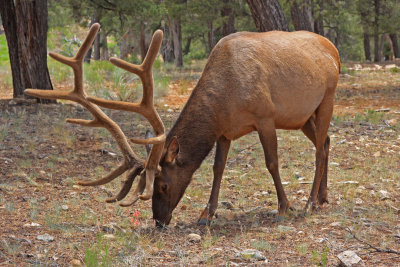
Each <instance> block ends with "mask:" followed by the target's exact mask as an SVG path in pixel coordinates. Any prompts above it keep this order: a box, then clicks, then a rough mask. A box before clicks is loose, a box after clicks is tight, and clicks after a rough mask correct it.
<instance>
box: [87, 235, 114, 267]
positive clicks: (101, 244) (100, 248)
mask: <svg viewBox="0 0 400 267" xmlns="http://www.w3.org/2000/svg"><path fill="white" fill-rule="evenodd" d="M85 265H86V266H88V267H92V266H93V267H97V266H112V256H111V252H110V247H109V243H108V242H105V241H104V238H103V235H101V234H98V235H97V237H96V243H94V244H93V245H92V246H91V247H89V248H86V249H85Z"/></svg>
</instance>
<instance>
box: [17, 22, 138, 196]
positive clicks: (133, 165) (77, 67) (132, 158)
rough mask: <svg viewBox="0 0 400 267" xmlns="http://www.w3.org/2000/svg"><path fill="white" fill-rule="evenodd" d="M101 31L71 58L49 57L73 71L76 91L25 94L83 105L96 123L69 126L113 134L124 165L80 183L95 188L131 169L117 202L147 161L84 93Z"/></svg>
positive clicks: (93, 29)
mask: <svg viewBox="0 0 400 267" xmlns="http://www.w3.org/2000/svg"><path fill="white" fill-rule="evenodd" d="M99 28H100V24H98V23H95V24H93V25H92V27H91V28H90V31H89V33H88V35H87V37H86V38H85V40H84V42H83V43H82V46H81V47H80V48H79V50H78V52H77V54H76V55H75V56H74V57H72V58H68V57H65V56H62V55H59V54H56V53H50V56H51V57H53V58H54V59H56V60H58V61H60V62H61V63H63V64H66V65H68V66H70V67H72V69H73V70H74V80H75V83H74V88H73V90H72V91H70V92H60V91H48V90H37V89H27V90H25V93H26V94H28V95H31V96H36V97H41V98H50V99H67V100H71V101H74V102H77V103H79V104H81V105H82V106H83V107H85V108H86V109H87V110H88V111H89V112H90V113H91V114H92V115H93V117H94V119H93V120H81V119H67V122H69V123H75V124H79V125H82V126H87V127H104V128H106V129H107V130H108V131H109V132H110V133H111V135H112V136H113V137H114V139H115V140H116V142H117V144H118V147H119V149H120V150H121V152H122V154H123V156H124V162H123V163H122V164H121V165H120V166H119V167H117V168H116V169H115V170H113V171H112V172H111V173H109V174H108V175H107V176H105V177H104V178H101V179H99V180H94V181H79V182H78V183H79V184H80V185H84V186H93V185H102V184H106V183H108V182H111V181H112V180H114V179H115V178H117V177H118V176H120V175H121V174H123V173H124V172H126V171H127V170H131V171H130V172H129V173H128V176H127V177H128V178H127V180H126V181H125V183H124V185H123V187H122V189H121V191H120V192H119V193H118V195H117V196H116V197H114V198H113V199H114V201H115V200H120V199H122V198H124V197H125V196H126V194H127V193H128V192H129V190H130V188H131V186H132V182H133V180H134V179H135V177H136V176H137V175H138V174H139V173H140V171H141V170H143V167H144V162H143V161H142V160H141V159H139V158H138V157H137V156H136V154H135V153H134V152H133V150H132V148H131V147H130V145H129V143H128V140H127V138H126V136H125V134H124V133H123V132H122V130H121V128H120V127H119V126H118V125H117V124H116V123H115V122H114V121H113V120H111V119H110V118H109V117H108V116H107V115H106V114H105V113H104V112H103V111H102V110H101V109H100V108H99V107H98V106H96V105H95V104H93V103H92V102H90V101H88V99H87V98H86V93H85V91H84V90H83V57H84V56H85V54H86V53H87V51H88V50H89V48H90V46H91V45H92V43H93V40H94V38H95V36H96V34H97V32H98V30H99Z"/></svg>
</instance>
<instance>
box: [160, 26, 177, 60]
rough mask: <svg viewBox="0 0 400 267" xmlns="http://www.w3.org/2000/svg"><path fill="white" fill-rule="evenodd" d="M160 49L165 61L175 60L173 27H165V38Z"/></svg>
mask: <svg viewBox="0 0 400 267" xmlns="http://www.w3.org/2000/svg"><path fill="white" fill-rule="evenodd" d="M160 50H161V55H162V57H163V60H164V62H169V63H171V62H174V60H175V54H174V41H173V39H172V33H171V29H170V28H169V27H167V26H165V27H164V39H163V41H162V44H161V49H160Z"/></svg>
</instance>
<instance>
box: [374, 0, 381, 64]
mask: <svg viewBox="0 0 400 267" xmlns="http://www.w3.org/2000/svg"><path fill="white" fill-rule="evenodd" d="M374 11H375V18H374V61H375V62H380V61H381V56H380V53H379V50H380V49H379V48H380V47H379V14H380V0H374Z"/></svg>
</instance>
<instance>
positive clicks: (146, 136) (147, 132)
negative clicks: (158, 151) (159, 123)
mask: <svg viewBox="0 0 400 267" xmlns="http://www.w3.org/2000/svg"><path fill="white" fill-rule="evenodd" d="M152 137H154V135H153V133H152V132H151V131H150V130H147V131H146V135H145V139H149V138H152ZM151 147H152V145H146V152H147V156H149V154H150V150H151Z"/></svg>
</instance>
